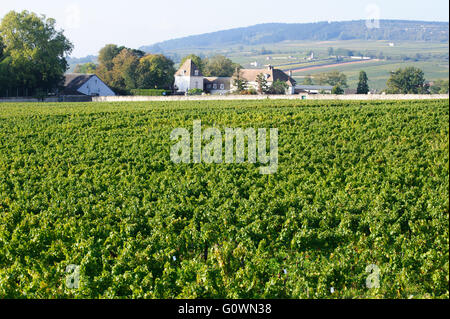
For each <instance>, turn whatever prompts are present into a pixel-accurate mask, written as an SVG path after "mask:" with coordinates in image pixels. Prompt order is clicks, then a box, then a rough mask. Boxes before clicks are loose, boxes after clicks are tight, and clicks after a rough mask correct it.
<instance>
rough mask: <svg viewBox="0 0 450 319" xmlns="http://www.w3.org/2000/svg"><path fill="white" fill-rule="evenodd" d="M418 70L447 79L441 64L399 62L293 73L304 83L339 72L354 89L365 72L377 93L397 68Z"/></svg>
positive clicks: (445, 71) (427, 77)
mask: <svg viewBox="0 0 450 319" xmlns="http://www.w3.org/2000/svg"><path fill="white" fill-rule="evenodd" d="M410 66H413V67H416V68H420V69H422V70H423V71H424V73H425V78H426V79H434V80H437V79H445V78H448V74H449V73H448V64H447V65H444V64H443V63H441V62H438V61H435V62H400V61H374V62H367V63H363V64H349V65H340V66H336V67H327V68H324V69H317V70H308V71H298V72H295V73H294V79H295V80H296V81H297V82H298V83H302V82H303V81H304V77H305V76H308V75H311V76H312V77H313V81H314V75H315V74H318V73H322V72H330V71H339V72H344V73H345V74H346V75H347V82H348V85H349V87H350V88H353V89H355V88H356V87H357V86H358V80H359V72H360V71H361V70H364V71H366V73H367V76H368V78H369V87H370V89H376V90H378V91H381V90H383V89H384V88H385V87H386V82H387V80H388V79H389V76H390V72H391V71H395V70H397V69H398V68H405V67H410Z"/></svg>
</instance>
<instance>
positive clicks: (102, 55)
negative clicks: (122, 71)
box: [98, 44, 121, 71]
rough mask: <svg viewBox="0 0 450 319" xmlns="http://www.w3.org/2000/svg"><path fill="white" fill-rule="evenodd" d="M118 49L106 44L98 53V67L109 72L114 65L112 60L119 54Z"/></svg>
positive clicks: (113, 45) (115, 46)
mask: <svg viewBox="0 0 450 319" xmlns="http://www.w3.org/2000/svg"><path fill="white" fill-rule="evenodd" d="M120 51H121V50H120V49H119V47H118V46H117V45H115V44H107V45H106V46H104V47H103V48H102V49H100V52H99V53H98V62H99V64H100V67H104V68H105V70H106V71H111V70H112V68H113V66H114V64H113V60H114V58H115V57H116V56H117V55H118V54H119V53H120Z"/></svg>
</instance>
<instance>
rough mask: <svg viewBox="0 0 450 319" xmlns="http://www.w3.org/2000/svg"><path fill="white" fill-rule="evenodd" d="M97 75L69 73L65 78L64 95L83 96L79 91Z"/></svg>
mask: <svg viewBox="0 0 450 319" xmlns="http://www.w3.org/2000/svg"><path fill="white" fill-rule="evenodd" d="M94 76H96V75H95V74H81V73H69V74H66V75H65V76H64V89H63V92H62V93H63V94H64V95H81V93H80V92H78V89H79V88H80V87H82V86H83V84H85V83H86V82H87V81H89V80H90V79H91V78H92V77H94Z"/></svg>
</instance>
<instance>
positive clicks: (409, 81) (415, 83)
mask: <svg viewBox="0 0 450 319" xmlns="http://www.w3.org/2000/svg"><path fill="white" fill-rule="evenodd" d="M386 92H387V93H390V94H427V93H429V87H428V85H426V82H425V74H424V73H423V71H422V70H421V69H419V68H415V67H406V68H404V69H402V68H400V69H398V70H396V71H394V72H392V73H391V77H390V78H389V80H388V81H387V90H386Z"/></svg>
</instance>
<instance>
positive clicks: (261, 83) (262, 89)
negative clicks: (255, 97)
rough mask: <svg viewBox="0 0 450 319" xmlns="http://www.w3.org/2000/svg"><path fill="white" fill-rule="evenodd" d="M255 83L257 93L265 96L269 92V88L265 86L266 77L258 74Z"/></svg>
mask: <svg viewBox="0 0 450 319" xmlns="http://www.w3.org/2000/svg"><path fill="white" fill-rule="evenodd" d="M256 83H258V93H259V94H265V93H268V91H269V86H268V84H267V79H266V76H265V75H264V74H263V73H260V74H258V75H257V76H256Z"/></svg>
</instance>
